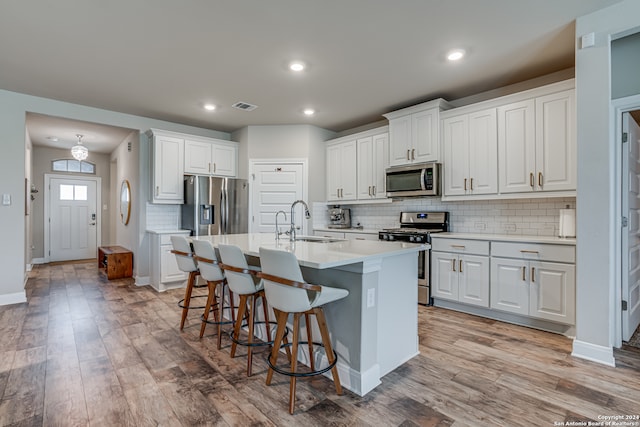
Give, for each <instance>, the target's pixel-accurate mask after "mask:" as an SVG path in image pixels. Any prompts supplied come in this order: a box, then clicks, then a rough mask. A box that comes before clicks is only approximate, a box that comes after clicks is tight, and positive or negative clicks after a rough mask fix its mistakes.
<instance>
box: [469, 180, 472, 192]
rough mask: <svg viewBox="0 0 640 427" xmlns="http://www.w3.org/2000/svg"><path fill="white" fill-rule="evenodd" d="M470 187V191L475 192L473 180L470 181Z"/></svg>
mask: <svg viewBox="0 0 640 427" xmlns="http://www.w3.org/2000/svg"><path fill="white" fill-rule="evenodd" d="M469 183H470V186H469V190H471V191H473V178H471V179H470V182H469Z"/></svg>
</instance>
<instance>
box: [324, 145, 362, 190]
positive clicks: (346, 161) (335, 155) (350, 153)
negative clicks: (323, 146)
mask: <svg viewBox="0 0 640 427" xmlns="http://www.w3.org/2000/svg"><path fill="white" fill-rule="evenodd" d="M326 152H327V200H328V201H336V202H339V201H349V200H355V199H356V198H357V195H356V191H357V188H356V181H357V175H356V141H355V140H350V141H346V142H341V143H338V144H332V145H328V146H327V151H326Z"/></svg>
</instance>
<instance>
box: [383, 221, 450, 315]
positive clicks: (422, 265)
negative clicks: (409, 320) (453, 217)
mask: <svg viewBox="0 0 640 427" xmlns="http://www.w3.org/2000/svg"><path fill="white" fill-rule="evenodd" d="M448 230H449V212H402V213H401V214H400V227H398V228H386V229H384V230H382V231H380V232H378V239H380V240H389V241H403V242H414V243H429V244H431V233H440V232H443V231H448ZM430 266H431V250H426V251H421V252H419V258H418V303H420V304H426V305H431V304H432V302H433V301H432V299H431V289H430V286H431V285H430V283H431V277H430V270H431V269H430Z"/></svg>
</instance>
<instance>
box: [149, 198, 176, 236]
mask: <svg viewBox="0 0 640 427" xmlns="http://www.w3.org/2000/svg"><path fill="white" fill-rule="evenodd" d="M181 206H182V205H156V204H153V203H147V230H178V229H179V228H180V207H181Z"/></svg>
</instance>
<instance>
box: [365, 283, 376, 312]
mask: <svg viewBox="0 0 640 427" xmlns="http://www.w3.org/2000/svg"><path fill="white" fill-rule="evenodd" d="M375 305H376V290H375V288H371V289H367V308H371V307H374V306H375Z"/></svg>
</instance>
